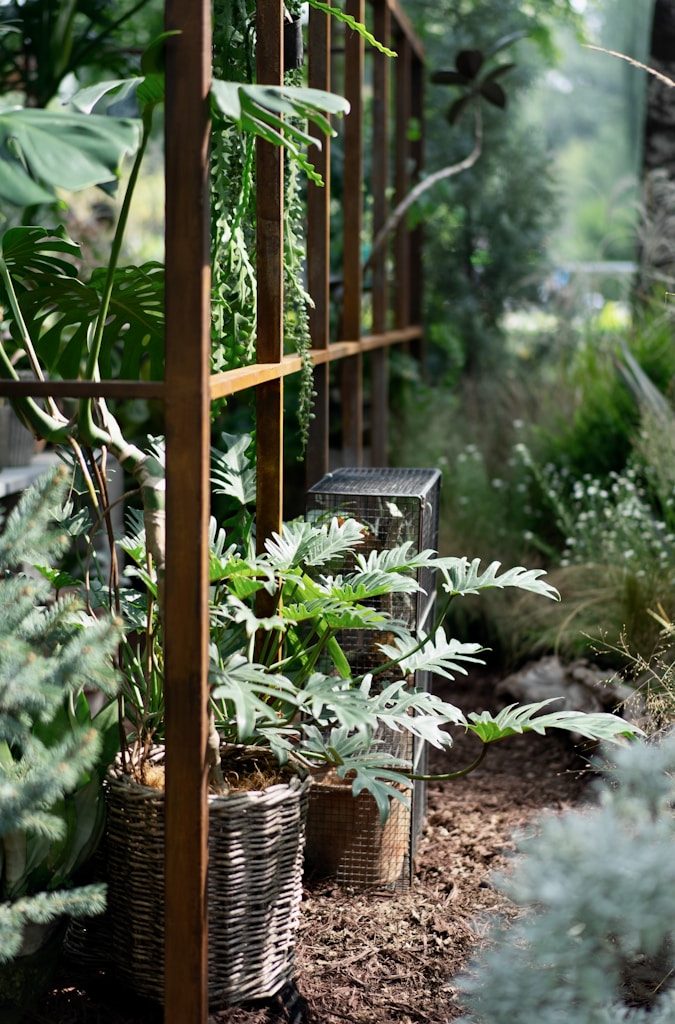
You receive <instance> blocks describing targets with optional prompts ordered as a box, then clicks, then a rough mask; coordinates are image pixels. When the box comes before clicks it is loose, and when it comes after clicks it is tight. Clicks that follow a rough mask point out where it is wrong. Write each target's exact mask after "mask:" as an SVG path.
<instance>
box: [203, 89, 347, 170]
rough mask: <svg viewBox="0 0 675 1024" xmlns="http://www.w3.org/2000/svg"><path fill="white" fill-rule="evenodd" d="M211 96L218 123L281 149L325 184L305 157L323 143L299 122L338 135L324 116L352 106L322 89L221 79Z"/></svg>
mask: <svg viewBox="0 0 675 1024" xmlns="http://www.w3.org/2000/svg"><path fill="white" fill-rule="evenodd" d="M211 96H212V98H213V112H214V117H215V119H216V122H217V121H218V120H224V121H225V122H228V123H232V124H235V125H236V126H237V127H238V128H239V129H240V130H241V131H244V132H249V133H250V134H253V135H257V136H259V137H260V138H262V139H265V140H266V141H267V142H270V143H272V145H274V146H282V147H283V148H284V149H285V150H286V151H287V152H288V153H289V155H290V156H291V157H292V158H293V159H294V160H295V161H296V162H297V163H298V164H299V165H300V166H301V168H302V169H303V170H304V172H305V173H306V174H307V176H308V177H309V178H310V179H311V180H312V181H313V182H315V184H317V185H322V184H323V181H322V179H321V177H320V175H318V174H317V173H316V171H315V170H314V167H313V166H312V164H311V163H310V162H309V160H308V159H307V157H306V155H305V148H306V147H307V146H313V145H314V146H319V147H320V145H321V143H320V142H319V140H318V139H317V138H316V136H313V135H310V134H309V133H308V132H307V131H304V130H303V129H301V128H299V127H298V126H297V122H298V119H299V120H301V121H309V122H311V123H312V124H314V125H316V126H317V127H318V128H319V129H320V131H322V132H323V133H324V135H333V134H335V133H334V132H333V129H332V127H331V125H330V122H329V121H328V119H327V118H326V116H325V115H326V114H334V115H342V114H346V113H348V112H349V103H348V102H347V100H345V99H343V98H342V96H336V95H335V94H334V93H329V92H324V91H322V90H320V89H305V88H301V87H298V86H274V85H247V84H242V83H241V82H223V81H221V80H220V79H214V81H213V83H212V86H211ZM284 118H285V120H284Z"/></svg>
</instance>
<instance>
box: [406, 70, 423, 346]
mask: <svg viewBox="0 0 675 1024" xmlns="http://www.w3.org/2000/svg"><path fill="white" fill-rule="evenodd" d="M410 85H411V90H412V96H411V112H412V116H413V118H414V119H415V121H416V124H417V128H418V135H417V138H416V139H415V140H414V142H413V143H412V145H411V157H412V184H413V185H414V184H415V183H416V182H418V181H419V179H420V175H421V173H422V167H423V166H424V65H423V64H422V61H421V60H420V59H419V57H418V56H417V55H416V54H415V55H414V56H413V62H412V74H411V80H410ZM423 256H424V229H423V227H422V225H421V224H420V225H418V226H417V227H416V228H415V229H414V231H412V233H411V235H410V266H409V275H410V284H409V288H410V322H411V323H413V324H421V323H422V322H423V310H424V266H423ZM412 349H413V353H414V354H415V355H417V357H418V358H419V359H420V360H421V361H422V363H424V338H423V337H422V338H420V339H419V341H417V342H415V343H414V344H413V346H412Z"/></svg>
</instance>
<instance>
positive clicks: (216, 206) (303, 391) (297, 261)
mask: <svg viewBox="0 0 675 1024" xmlns="http://www.w3.org/2000/svg"><path fill="white" fill-rule="evenodd" d="M310 3H311V5H312V6H313V7H315V8H317V9H319V10H321V11H322V12H323V13H324V14H325V15H326V16H327V17H334V18H336V19H337V20H339V21H342V22H344V23H346V24H347V25H348V26H349V28H351V29H353V30H354V31H357V32H359V33H360V34H361V35H362V36H364V38H365V39H366V40H367V41H368V42H369V43H370V44H371V45H373V46H375V47H377V48H378V49H380V50H381V51H383V52H385V53H388V54H392V55H393V52H392V51H390V50H387V49H386V48H385V47H382V45H381V44H380V43H378V41H377V40H376V39H374V37H373V36H372V35H371V34H370V33H369V32H368V30H367V29H366V27H365V26H364V25H361V24H359V23H358V22H356V21H355V20H354V19H353V18H352V17H351V16H349V15H346V14H344V12H342V11H341V10H340V9H339V8H337V7H333V6H331V5H330V4H327V3H323V2H321V0H310ZM301 9H302V0H286V10H287V12H288V15H289V16H291V17H293V18H298V17H300V14H301ZM255 10H256V0H213V65H214V74H215V76H216V77H217V78H219V79H222V80H223V81H225V82H249V83H251V82H253V81H254V79H255ZM304 79H305V73H304V71H303V69H295V70H292V71H288V72H286V75H285V78H284V82H285V84H286V85H288V86H302V85H303V84H304ZM289 120H290V119H289ZM290 123H292V122H290ZM297 127H298V128H299V129H300V130H302V131H304V130H305V123H304V122H302V121H298V122H297ZM303 166H304V168H305V171H306V173H310V171H311V165H309V164H308V162H307V161H305V163H304V165H303V161H302V159H300V158H298V159H294V160H292V161H291V160H287V161H286V164H285V173H284V181H285V195H286V203H285V211H284V292H285V300H284V337H285V344H286V345H287V347H288V349H289V350H291V351H295V352H296V353H297V354H298V355H299V356H300V359H301V362H302V371H301V377H300V395H299V399H298V411H297V415H298V424H299V430H300V439H301V455H302V454H304V451H305V447H306V444H307V438H308V434H309V425H310V422H311V419H312V405H313V399H314V387H313V385H314V378H313V365H312V359H311V355H310V350H311V337H310V330H309V312H308V311H309V308H310V306H311V304H312V299H311V297H310V295H309V293H308V291H307V289H306V287H305V257H306V237H305V220H306V209H305V197H304V190H303V187H302V184H303V177H302V175H301V173H300V171H301V169H302V167H303ZM254 183H255V144H254V141H253V139H252V136H251V135H250V133H246V132H243V131H241V130H239V129H238V128H234V127H233V128H230V129H228V130H227V131H225V132H216V133H214V137H213V140H212V150H211V226H212V230H211V257H212V267H213V278H212V340H213V345H212V369H213V371H214V372H221V371H224V370H228V369H232V368H234V367H237V366H242V365H245V364H247V363H251V362H252V361H253V359H254V358H255V342H256V291H257V278H256V270H255V259H254V256H253V255H252V254H253V253H254V250H255V230H254V225H255V194H254Z"/></svg>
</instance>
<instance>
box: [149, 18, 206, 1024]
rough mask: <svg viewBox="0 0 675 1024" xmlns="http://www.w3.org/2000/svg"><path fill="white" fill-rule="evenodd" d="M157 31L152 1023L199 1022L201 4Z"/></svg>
mask: <svg viewBox="0 0 675 1024" xmlns="http://www.w3.org/2000/svg"><path fill="white" fill-rule="evenodd" d="M166 26H167V29H178V30H179V34H178V35H177V36H175V37H172V38H170V39H169V40H168V41H167V98H166V141H165V145H166V150H165V151H166V158H165V159H166V324H167V326H166V382H165V397H166V401H165V413H166V420H165V423H166V444H167V526H166V546H167V559H166V580H165V594H166V601H165V610H164V615H165V638H166V640H165V696H166V751H167V753H166V854H165V872H166V874H165V877H166V938H165V1011H164V1012H165V1017H164V1019H165V1022H166V1024H206V1020H207V1016H208V1001H207V972H208V956H207V953H208V950H207V943H208V933H207V907H206V872H207V860H208V854H207V837H208V811H207V801H206V740H207V727H208V719H207V707H208V685H207V671H208V578H209V577H208V514H209V440H210V439H209V434H210V416H209V404H208V394H209V382H208V375H209V353H210V344H211V318H210V263H209V220H208V187H207V183H208V137H209V100H208V92H209V84H210V76H211V25H210V4H209V3H208V2H206V0H200V2H199V3H195V2H194V0H167V4H166ZM139 390H141V389H139Z"/></svg>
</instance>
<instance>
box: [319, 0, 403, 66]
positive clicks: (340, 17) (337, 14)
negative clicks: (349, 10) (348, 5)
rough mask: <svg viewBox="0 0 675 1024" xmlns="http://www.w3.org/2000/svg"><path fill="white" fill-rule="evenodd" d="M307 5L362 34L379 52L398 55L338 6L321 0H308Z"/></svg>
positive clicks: (386, 54) (388, 55)
mask: <svg viewBox="0 0 675 1024" xmlns="http://www.w3.org/2000/svg"><path fill="white" fill-rule="evenodd" d="M309 6H310V7H315V8H316V10H317V11H323V12H324V14H328V15H330V16H331V17H332V18H335V19H336V20H337V21H341V22H343V23H344V24H345V25H348V26H349V28H351V29H352V30H353V31H354V32H357V33H358V35H360V36H362V37H363V39H365V41H366V42H367V43H369V44H370V45H371V46H374V47H375V49H376V50H379V51H380V53H383V54H384V55H385V56H386V57H396V56H398V54H397V53H396V51H395V50H390V49H389V47H388V46H385V45H384V44H383V43H381V42H380V41H379V40H378V39H376V38H375V36H374V35H373V34H372V32H369V31H368V29H367V28H366V26H365V25H364V24H362V23H361V22H360V21H357V20H356V18H354V17H353V16H352V15H351V14H346V13H345V12H344V11H343V10H341V9H340V8H339V7H333V6H332V4H326V3H323V2H322V0H309Z"/></svg>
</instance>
